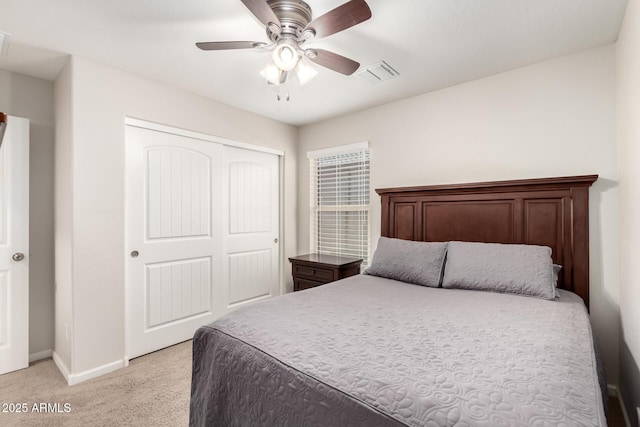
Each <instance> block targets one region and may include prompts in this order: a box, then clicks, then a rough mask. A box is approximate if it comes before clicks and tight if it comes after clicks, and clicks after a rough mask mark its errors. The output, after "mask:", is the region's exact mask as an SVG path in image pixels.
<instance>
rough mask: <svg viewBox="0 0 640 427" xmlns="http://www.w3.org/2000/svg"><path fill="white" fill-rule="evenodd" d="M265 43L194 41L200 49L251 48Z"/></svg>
mask: <svg viewBox="0 0 640 427" xmlns="http://www.w3.org/2000/svg"><path fill="white" fill-rule="evenodd" d="M264 44H265V43H260V42H200V43H196V46H198V47H199V48H200V49H202V50H229V49H252V48H254V47H258V46H260V45H264Z"/></svg>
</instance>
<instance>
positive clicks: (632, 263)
mask: <svg viewBox="0 0 640 427" xmlns="http://www.w3.org/2000/svg"><path fill="white" fill-rule="evenodd" d="M616 48H617V72H618V80H617V82H618V146H619V159H620V315H621V316H620V322H621V336H620V338H621V339H620V373H621V375H620V388H621V392H622V395H623V398H624V401H625V406H626V408H627V412H628V414H629V418H630V420H631V425H632V426H638V424H639V420H638V419H637V415H636V410H635V408H636V407H640V372H639V370H638V367H640V262H639V261H640V223H638V218H640V77H639V76H640V1H639V0H630V1H629V4H628V6H627V13H626V15H625V19H624V23H623V27H622V30H621V32H620V37H619V39H618V43H617V46H616Z"/></svg>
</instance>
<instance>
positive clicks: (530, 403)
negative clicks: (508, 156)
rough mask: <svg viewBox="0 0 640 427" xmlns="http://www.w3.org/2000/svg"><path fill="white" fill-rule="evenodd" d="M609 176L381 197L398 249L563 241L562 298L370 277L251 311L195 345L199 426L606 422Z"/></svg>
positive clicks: (559, 252)
mask: <svg viewBox="0 0 640 427" xmlns="http://www.w3.org/2000/svg"><path fill="white" fill-rule="evenodd" d="M595 179H597V176H593V175H590V176H578V177H562V178H549V179H534V180H519V181H501V182H491V183H476V184H462V185H461V184H458V185H449V186H426V187H407V188H390V189H381V190H376V191H377V192H378V194H380V196H381V202H382V210H381V221H382V224H381V235H382V236H383V238H388V241H389V242H394V244H396V243H398V244H400V245H410V244H419V243H416V242H450V241H452V242H454V243H455V242H458V241H462V242H488V243H499V244H503V245H499V246H500V247H505V246H504V244H513V245H514V248H515V247H516V246H520V245H515V244H525V245H527V246H526V247H525V248H524V249H529V248H530V247H531V248H533V247H535V248H538V247H548V248H550V250H549V253H550V254H551V258H552V261H553V263H556V264H560V265H562V269H561V270H560V273H559V274H558V277H557V286H558V289H559V290H558V291H557V292H558V297H557V298H556V297H551V298H548V299H543V298H534V297H526V296H522V295H516V294H513V293H500V292H486V291H478V290H469V289H460V288H458V289H454V288H446V289H445V288H442V287H429V286H418V285H416V284H409V283H405V282H403V281H398V280H393V279H390V278H385V277H378V276H374V275H358V276H354V277H351V278H348V279H343V280H341V281H338V282H334V283H331V284H327V285H323V286H320V287H317V288H313V289H309V290H306V291H302V292H296V293H292V294H287V295H283V296H281V297H278V298H273V299H270V300H268V301H264V302H261V303H259V304H255V305H253V306H250V307H246V308H244V309H240V310H237V311H235V312H233V313H230V314H229V315H226V316H224V317H223V318H221V319H219V320H218V321H216V322H214V323H211V324H209V325H205V326H203V327H201V328H200V329H198V331H197V332H196V334H195V336H194V341H193V349H194V351H193V376H192V390H191V411H190V424H191V425H193V426H201V425H216V426H218V425H238V426H242V425H264V426H273V425H290V426H302V425H322V426H347V425H349V426H358V425H362V426H373V425H376V426H377V425H380V426H385V425H389V426H407V425H408V426H447V425H452V426H453V425H456V426H476V425H477V426H495V425H522V426H525V425H541V426H542V425H545V426H546V425H584V426H605V425H606V419H605V416H604V407H603V399H602V394H601V388H600V382H601V377H599V374H598V364H597V360H596V359H597V358H596V353H595V351H594V344H593V337H592V334H591V327H590V324H589V317H588V312H587V308H588V301H589V249H588V223H589V215H588V205H589V204H588V203H589V202H588V196H589V186H590V185H591V184H592V183H593V182H594V181H595ZM398 239H402V240H398ZM405 241H406V243H405ZM454 243H451V244H449V245H453V244H454ZM385 244H386V243H385ZM427 245H428V244H423V245H422V246H427ZM459 245H463V243H459ZM464 245H467V246H464V247H468V246H469V247H472V248H473V245H474V243H464ZM432 246H436V245H435V244H434V245H432ZM380 247H381V244H379V251H380ZM430 247H431V246H430ZM461 247H462V246H461ZM451 248H455V246H449V249H448V250H449V251H451V250H452V249H451ZM461 253H462V252H461ZM448 254H449V255H447V256H448V257H449V256H450V257H451V260H449V259H447V261H446V262H447V263H449V262H450V261H451V262H452V264H451V265H453V262H454V260H455V259H456V256H454V254H455V252H449V253H448ZM377 256H378V252H376V255H375V256H374V264H375V263H376V259H375V258H376V257H377ZM462 258H464V257H462ZM458 259H459V258H458ZM550 262H551V261H550ZM378 265H380V264H379V263H378ZM447 268H448V267H445V268H444V276H445V277H444V279H442V280H443V283H442V285H444V281H447V280H448V279H447V275H448V274H450V273H449V272H448V271H447ZM450 271H452V272H453V271H454V268H453V267H452V269H451V270H450ZM451 274H453V273H451ZM550 299H551V300H550Z"/></svg>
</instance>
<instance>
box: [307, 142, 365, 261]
mask: <svg viewBox="0 0 640 427" xmlns="http://www.w3.org/2000/svg"><path fill="white" fill-rule="evenodd" d="M358 153H361V155H362V158H361V160H358V161H359V162H362V164H363V165H364V164H366V166H367V168H366V169H367V170H366V172H364V173H363V170H362V168H359V169H358V171H357V173H358V174H361V175H363V176H365V174H366V176H365V179H366V182H367V188H366V190H365V191H366V193H365V191H363V192H362V193H358V196H357V197H363V195H364V199H366V201H368V203H365V204H335V205H331V204H330V205H321V204H320V203H319V193H318V192H319V191H320V189H319V175H318V163H319V161H321V160H320V159H325V160H326V161H330V160H331V158H332V157H336V158H337V157H339V156H341V155H349V154H353V155H358ZM307 158H308V159H309V172H310V175H309V181H310V183H309V184H310V185H309V189H310V191H309V210H310V212H309V248H310V251H311V252H314V253H329V254H331V255H335V256H346V257H352V258H354V257H355V258H363V264H362V266H363V269H364V268H366V266H367V265H368V263H369V262H370V260H371V198H372V196H371V151H370V150H369V143H368V142H361V143H356V144H349V145H343V146H338V147H332V148H327V149H323V150H316V151H310V152H308V153H307ZM345 164H346V163H345ZM322 212H361V213H365V216H366V229H365V230H362V232H361V234H359V235H358V243H357V245H356V246H359V247H358V251H359V252H360V254H359V255H353V254H347V253H344V252H345V251H344V250H343V249H344V247H343V246H341V247H340V248H338V250H336V251H326V250H324V251H323V250H322V246H321V244H320V234H321V233H320V230H321V221H320V220H319V218H318V215H319V214H321V213H322ZM358 221H362V219H358ZM336 235H339V234H338V233H336Z"/></svg>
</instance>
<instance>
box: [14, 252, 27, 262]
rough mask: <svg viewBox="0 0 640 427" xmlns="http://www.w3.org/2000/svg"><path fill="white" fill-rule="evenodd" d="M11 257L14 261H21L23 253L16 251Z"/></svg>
mask: <svg viewBox="0 0 640 427" xmlns="http://www.w3.org/2000/svg"><path fill="white" fill-rule="evenodd" d="M11 258H13V260H14V261H22V260H23V259H24V254H23V253H21V252H16V253H15V254H13V256H12V257H11Z"/></svg>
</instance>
